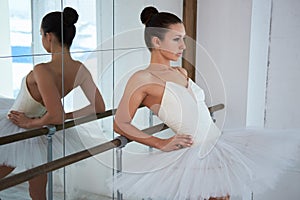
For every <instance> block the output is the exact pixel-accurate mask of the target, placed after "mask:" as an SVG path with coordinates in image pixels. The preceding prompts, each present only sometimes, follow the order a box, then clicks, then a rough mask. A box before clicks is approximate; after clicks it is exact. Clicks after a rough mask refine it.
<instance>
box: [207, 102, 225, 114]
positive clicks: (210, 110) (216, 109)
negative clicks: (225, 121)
mask: <svg viewBox="0 0 300 200" xmlns="http://www.w3.org/2000/svg"><path fill="white" fill-rule="evenodd" d="M224 107H225V106H224V104H217V105H214V106H210V107H208V110H209V112H210V113H211V114H212V113H214V112H216V111H219V110H222V109H224Z"/></svg>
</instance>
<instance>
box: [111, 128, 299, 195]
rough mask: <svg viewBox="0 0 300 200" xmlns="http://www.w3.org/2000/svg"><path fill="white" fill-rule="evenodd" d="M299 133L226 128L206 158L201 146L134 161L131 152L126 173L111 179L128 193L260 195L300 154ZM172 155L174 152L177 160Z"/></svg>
mask: <svg viewBox="0 0 300 200" xmlns="http://www.w3.org/2000/svg"><path fill="white" fill-rule="evenodd" d="M299 137H300V136H299V133H297V132H295V131H287V130H282V131H279V130H276V131H275V130H268V131H267V130H254V129H253V130H236V131H224V132H223V134H222V136H221V137H220V139H219V140H218V142H217V144H216V145H215V147H214V148H213V149H212V151H210V153H209V154H208V155H207V156H205V157H203V158H199V156H198V155H199V154H198V152H199V148H198V147H199V146H193V147H191V148H186V149H182V150H178V151H177V152H174V153H172V152H169V153H165V152H160V151H157V152H155V153H149V154H148V155H145V154H143V155H140V156H137V157H139V158H138V159H137V158H136V159H134V158H133V159H130V160H126V159H128V158H126V154H125V155H124V160H126V161H125V165H124V166H123V170H124V172H123V173H120V174H118V175H116V176H115V177H114V180H113V182H109V184H110V186H111V187H112V188H114V190H115V191H116V190H119V191H120V192H121V193H124V195H125V197H139V198H147V197H151V198H152V199H166V200H184V199H189V200H199V199H201V200H203V199H209V197H222V196H226V195H230V196H242V195H243V193H244V192H245V191H252V192H255V194H259V193H262V192H264V191H265V190H266V189H270V188H273V187H274V186H275V184H276V183H277V181H278V179H279V177H280V174H282V173H283V172H285V170H287V169H288V168H289V167H291V166H292V165H293V163H294V161H295V159H296V158H299V152H300V150H299V149H298V148H297V144H299V143H300V141H299ZM124 151H125V152H126V148H125V149H124ZM133 157H136V156H133ZM166 157H169V158H170V157H173V158H174V160H173V162H170V159H165V158H166ZM130 163H131V164H130ZM138 169H140V170H138ZM147 169H148V170H149V171H148V172H147V171H146V170H147ZM154 169H156V170H154Z"/></svg>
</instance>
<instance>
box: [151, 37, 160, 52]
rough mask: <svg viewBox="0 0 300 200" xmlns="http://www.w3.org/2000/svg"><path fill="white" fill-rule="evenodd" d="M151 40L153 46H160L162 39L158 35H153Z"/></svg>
mask: <svg viewBox="0 0 300 200" xmlns="http://www.w3.org/2000/svg"><path fill="white" fill-rule="evenodd" d="M151 41H152V44H153V48H157V49H158V48H160V39H159V38H158V37H153V38H152V40H151Z"/></svg>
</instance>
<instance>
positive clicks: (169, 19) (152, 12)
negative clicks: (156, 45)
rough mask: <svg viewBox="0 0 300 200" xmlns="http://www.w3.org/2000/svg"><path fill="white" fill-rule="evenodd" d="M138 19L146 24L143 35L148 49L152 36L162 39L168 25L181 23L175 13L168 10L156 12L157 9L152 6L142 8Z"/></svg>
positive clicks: (150, 46) (150, 45)
mask: <svg viewBox="0 0 300 200" xmlns="http://www.w3.org/2000/svg"><path fill="white" fill-rule="evenodd" d="M140 19H141V21H142V23H143V24H144V25H145V26H146V28H145V33H144V37H145V43H146V45H147V47H148V48H149V50H150V51H151V48H152V42H151V40H152V38H153V37H158V38H159V39H161V40H163V39H164V36H165V34H166V32H167V31H168V29H169V26H170V25H172V24H178V23H182V21H181V19H179V17H177V16H176V15H174V14H172V13H169V12H158V10H157V9H156V8H155V7H152V6H149V7H146V8H144V9H143V11H142V12H141V16H140Z"/></svg>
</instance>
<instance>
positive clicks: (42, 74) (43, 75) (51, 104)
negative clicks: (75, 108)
mask: <svg viewBox="0 0 300 200" xmlns="http://www.w3.org/2000/svg"><path fill="white" fill-rule="evenodd" d="M30 76H32V77H31V78H33V79H34V81H35V82H36V84H37V87H38V90H39V93H40V95H41V97H42V100H43V103H44V106H45V107H46V110H47V112H46V114H45V115H44V116H42V117H40V118H28V117H27V116H26V115H25V114H24V113H22V112H18V111H11V114H10V115H9V118H10V120H11V121H12V122H13V123H14V124H16V125H18V126H19V127H22V128H39V127H42V126H44V125H47V124H62V123H63V118H64V114H65V113H64V109H63V107H62V104H61V100H60V99H61V98H60V93H59V91H58V90H57V87H56V85H55V80H54V79H53V76H52V72H51V70H49V69H48V67H47V66H45V64H39V65H36V66H35V67H34V69H33V71H32V73H31V74H30Z"/></svg>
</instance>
